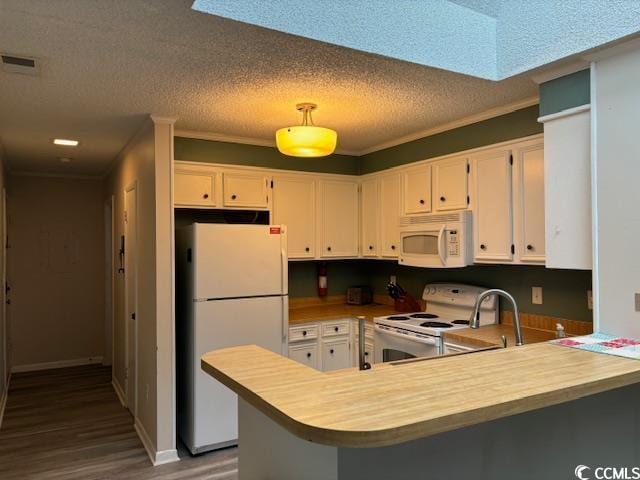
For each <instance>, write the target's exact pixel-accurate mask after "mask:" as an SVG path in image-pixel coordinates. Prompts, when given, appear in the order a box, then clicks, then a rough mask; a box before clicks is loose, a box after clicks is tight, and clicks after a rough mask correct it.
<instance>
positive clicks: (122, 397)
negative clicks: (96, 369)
mask: <svg viewBox="0 0 640 480" xmlns="http://www.w3.org/2000/svg"><path fill="white" fill-rule="evenodd" d="M111 385H112V386H113V389H114V390H115V391H116V395H117V396H118V400H120V404H121V405H122V406H123V407H124V408H127V401H126V400H125V398H126V396H125V394H124V390H123V389H122V387H121V386H120V382H118V379H117V378H116V377H113V378H112V379H111Z"/></svg>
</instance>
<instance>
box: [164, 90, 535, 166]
mask: <svg viewBox="0 0 640 480" xmlns="http://www.w3.org/2000/svg"><path fill="white" fill-rule="evenodd" d="M539 101H540V99H539V98H538V97H537V96H536V97H530V98H526V99H524V100H520V101H517V102H513V103H509V104H507V105H502V106H500V107H495V108H491V109H489V110H485V111H484V112H481V113H477V114H475V115H469V116H467V117H463V118H459V119H458V120H454V121H452V122H447V123H444V124H442V125H438V126H436V127H431V128H427V129H425V130H420V131H417V132H414V133H411V134H409V135H405V136H402V137H400V138H397V139H395V140H389V141H387V142H383V143H379V144H377V145H373V146H371V147H368V148H365V149H362V150H341V149H338V150H336V153H337V154H339V155H351V156H353V157H361V156H363V155H367V154H369V153H373V152H377V151H379V150H384V149H386V148H391V147H395V146H397V145H401V144H403V143H407V142H412V141H414V140H419V139H421V138H425V137H429V136H431V135H435V134H437V133H442V132H446V131H447V130H451V129H454V128H459V127H464V126H466V125H471V124H472V123H477V122H481V121H483V120H489V119H491V118H495V117H499V116H501V115H506V114H508V113H512V112H515V111H516V110H521V109H523V108H527V107H531V106H533V105H537V104H538V103H539ZM174 136H175V137H183V138H194V139H197V140H212V141H216V142H227V143H240V144H244V145H257V146H260V147H275V146H276V143H275V141H273V140H267V139H264V138H252V137H239V136H233V135H226V134H224V133H213V132H200V131H195V130H179V129H176V130H175V131H174Z"/></svg>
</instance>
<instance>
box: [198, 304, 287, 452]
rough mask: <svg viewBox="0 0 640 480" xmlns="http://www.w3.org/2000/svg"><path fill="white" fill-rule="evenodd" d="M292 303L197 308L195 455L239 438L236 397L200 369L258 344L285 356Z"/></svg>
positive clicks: (210, 305)
mask: <svg viewBox="0 0 640 480" xmlns="http://www.w3.org/2000/svg"><path fill="white" fill-rule="evenodd" d="M288 309H289V305H288V297H286V296H281V297H263V298H245V299H234V300H215V301H209V302H197V303H196V304H195V319H196V320H195V321H196V324H195V331H194V336H195V338H194V339H193V341H194V345H195V351H194V352H193V357H192V361H193V362H194V363H195V364H196V365H195V368H194V371H195V379H194V381H195V385H194V387H195V396H194V397H195V398H194V409H193V410H192V412H191V415H194V418H193V420H194V421H193V423H192V425H193V429H194V432H193V443H194V446H193V447H192V446H191V445H188V446H189V447H190V449H191V450H192V452H200V451H204V450H208V449H211V448H216V447H222V446H226V445H229V444H233V443H234V442H236V441H237V438H238V401H237V397H236V394H235V393H233V392H232V391H231V390H229V389H228V388H227V387H225V386H224V385H222V384H221V383H220V382H218V381H217V380H214V379H213V377H211V376H210V375H208V374H206V373H205V372H203V371H202V369H201V368H200V358H201V357H202V355H204V354H205V353H206V352H209V351H211V350H216V349H219V348H225V347H232V346H236V345H250V344H255V345H259V346H261V347H264V348H268V349H269V350H271V351H273V352H276V353H279V354H282V353H283V352H284V350H285V345H286V335H287V331H288V322H289V318H288Z"/></svg>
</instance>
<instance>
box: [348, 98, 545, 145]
mask: <svg viewBox="0 0 640 480" xmlns="http://www.w3.org/2000/svg"><path fill="white" fill-rule="evenodd" d="M538 103H539V98H538V97H537V96H535V97H531V98H527V99H525V100H520V101H518V102H513V103H509V104H507V105H503V106H501V107H496V108H491V109H489V110H485V111H484V112H481V113H477V114H475V115H469V116H468V117H463V118H459V119H458V120H454V121H452V122H448V123H443V124H442V125H438V126H437V127H432V128H428V129H425V130H420V131H418V132H415V133H411V134H409V135H405V136H403V137H400V138H397V139H395V140H390V141H388V142H384V143H379V144H377V145H374V146H372V147H369V148H365V149H364V150H360V151H359V152H357V153H356V156H362V155H367V154H369V153H373V152H377V151H379V150H384V149H387V148H391V147H396V146H398V145H401V144H403V143H407V142H412V141H414V140H420V139H421V138H425V137H430V136H431V135H435V134H437V133H442V132H446V131H447V130H453V129H454V128H459V127H464V126H467V125H471V124H473V123H477V122H481V121H483V120H489V119H490V118H495V117H499V116H501V115H506V114H507V113H512V112H515V111H516V110H521V109H523V108H527V107H531V106H533V105H537V104H538Z"/></svg>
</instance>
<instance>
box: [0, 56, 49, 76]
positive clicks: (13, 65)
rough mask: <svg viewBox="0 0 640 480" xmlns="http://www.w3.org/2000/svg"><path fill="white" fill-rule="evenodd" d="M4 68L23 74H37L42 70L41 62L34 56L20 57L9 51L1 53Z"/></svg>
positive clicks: (6, 70) (7, 70) (10, 71)
mask: <svg viewBox="0 0 640 480" xmlns="http://www.w3.org/2000/svg"><path fill="white" fill-rule="evenodd" d="M0 57H1V58H2V70H3V71H5V72H8V73H21V74H23V75H37V74H38V73H39V72H40V62H39V61H38V60H37V59H36V58H32V57H20V56H18V55H11V54H9V53H3V54H0Z"/></svg>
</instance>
